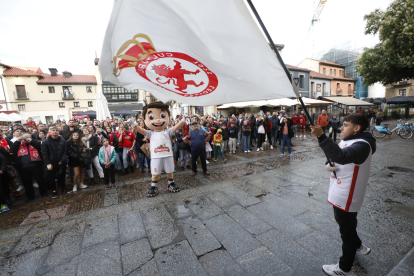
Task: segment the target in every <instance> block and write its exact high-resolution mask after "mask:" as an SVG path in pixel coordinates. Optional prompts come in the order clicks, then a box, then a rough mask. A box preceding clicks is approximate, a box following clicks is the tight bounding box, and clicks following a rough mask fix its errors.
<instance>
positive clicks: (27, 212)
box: [0, 135, 414, 276]
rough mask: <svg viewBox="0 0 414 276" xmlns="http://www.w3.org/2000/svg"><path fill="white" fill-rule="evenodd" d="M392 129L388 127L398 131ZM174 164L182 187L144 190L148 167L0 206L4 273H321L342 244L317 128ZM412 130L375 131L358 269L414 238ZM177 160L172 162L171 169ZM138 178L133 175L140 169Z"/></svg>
mask: <svg viewBox="0 0 414 276" xmlns="http://www.w3.org/2000/svg"><path fill="white" fill-rule="evenodd" d="M394 136H395V135H394ZM293 143H294V144H295V147H294V152H293V153H294V155H293V157H292V158H288V157H283V158H281V157H279V155H280V148H279V147H278V148H277V149H276V150H270V149H269V150H266V151H264V152H256V151H254V152H253V151H252V152H251V153H250V154H245V153H241V152H238V153H236V154H235V155H232V156H231V157H229V158H228V159H229V161H228V162H227V163H225V164H224V163H222V161H220V160H219V161H217V163H216V162H210V164H209V170H210V172H211V175H210V176H207V177H205V176H203V175H202V174H201V173H199V174H197V175H196V176H195V177H192V176H190V171H189V170H186V171H184V172H181V171H179V170H178V172H177V173H176V176H175V180H176V182H177V184H179V185H180V186H181V187H182V191H181V192H180V193H176V194H171V193H169V192H168V191H166V188H165V186H166V177H165V175H163V176H162V179H161V181H160V196H158V197H156V198H146V197H145V194H146V191H147V188H148V185H149V179H150V175H149V174H148V173H146V174H144V175H142V174H141V173H137V174H135V175H131V176H128V178H127V177H121V178H120V180H119V181H120V182H118V188H117V189H111V190H108V191H105V190H104V189H103V185H96V186H92V187H90V188H88V189H86V190H83V191H80V192H78V193H77V194H71V195H64V196H62V197H61V198H59V199H57V200H51V199H45V198H43V199H42V198H40V199H37V200H36V201H34V202H30V203H22V204H17V205H15V206H13V207H12V208H11V210H10V211H9V212H7V213H4V214H1V215H0V218H1V220H0V227H1V229H4V230H2V231H0V265H1V269H0V275H25V276H26V275H324V274H323V272H322V270H321V266H322V265H323V264H331V263H336V262H337V261H338V257H339V256H340V254H341V242H340V234H339V231H338V226H337V224H336V223H335V220H334V217H333V210H332V206H331V205H330V204H328V203H327V201H326V199H327V191H328V185H329V184H328V181H329V174H328V173H327V172H326V171H325V170H324V161H325V158H324V155H323V152H322V151H321V150H320V149H319V148H318V146H317V143H316V138H310V137H309V136H308V137H307V138H305V139H304V138H296V139H294V140H293ZM413 145H414V139H411V140H403V139H401V138H399V137H393V138H391V139H390V138H384V139H381V140H379V141H378V149H377V153H376V154H375V155H374V157H373V162H372V170H371V178H370V183H369V187H368V190H367V195H366V199H365V202H364V206H363V208H362V210H361V212H360V213H359V215H358V218H359V222H358V231H359V234H360V237H361V239H362V240H363V242H364V244H366V245H367V246H369V247H370V248H372V253H371V254H370V255H368V256H357V257H356V260H355V265H354V271H355V272H356V274H357V275H386V274H387V273H388V272H389V271H391V270H392V268H393V267H394V266H395V265H396V264H397V263H398V262H399V261H400V260H401V259H402V258H403V257H404V256H405V254H406V253H407V252H408V251H410V249H411V248H412V247H413V244H414V231H413V229H414V215H413V214H414V201H413V197H414V183H413V176H414V170H413V166H412V164H413V162H412V159H413V157H414V150H413ZM177 168H178V167H177ZM137 177H138V178H137Z"/></svg>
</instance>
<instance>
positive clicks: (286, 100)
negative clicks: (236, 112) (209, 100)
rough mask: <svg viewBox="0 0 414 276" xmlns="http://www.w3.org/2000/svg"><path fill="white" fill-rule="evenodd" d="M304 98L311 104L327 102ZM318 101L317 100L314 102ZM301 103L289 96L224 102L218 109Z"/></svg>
mask: <svg viewBox="0 0 414 276" xmlns="http://www.w3.org/2000/svg"><path fill="white" fill-rule="evenodd" d="M302 99H303V100H304V103H305V105H310V104H313V103H320V102H322V103H325V104H326V103H327V102H324V101H318V100H313V99H308V98H302ZM305 99H306V101H308V100H309V101H310V102H309V103H307V102H306V101H305ZM314 101H316V102H314ZM298 104H300V103H299V101H298V100H297V99H294V100H293V99H289V98H281V99H274V100H267V101H265V100H263V101H249V102H235V103H227V104H223V105H221V106H217V108H218V109H227V108H230V107H236V108H243V107H260V106H268V107H273V106H292V105H298Z"/></svg>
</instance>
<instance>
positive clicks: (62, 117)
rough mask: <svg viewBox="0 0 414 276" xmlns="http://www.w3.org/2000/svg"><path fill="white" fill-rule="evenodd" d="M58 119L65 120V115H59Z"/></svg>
mask: <svg viewBox="0 0 414 276" xmlns="http://www.w3.org/2000/svg"><path fill="white" fill-rule="evenodd" d="M57 118H58V119H59V120H61V121H63V120H65V115H57Z"/></svg>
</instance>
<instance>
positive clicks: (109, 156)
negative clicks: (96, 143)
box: [99, 138, 116, 190]
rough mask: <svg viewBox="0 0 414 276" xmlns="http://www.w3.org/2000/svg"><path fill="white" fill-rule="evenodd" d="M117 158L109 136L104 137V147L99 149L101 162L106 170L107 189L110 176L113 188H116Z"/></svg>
mask: <svg viewBox="0 0 414 276" xmlns="http://www.w3.org/2000/svg"><path fill="white" fill-rule="evenodd" d="M115 160H116V153H115V149H114V147H113V146H111V145H109V140H108V139H107V138H103V139H102V147H101V148H100V150H99V162H101V166H102V169H103V171H104V179H105V189H106V190H108V189H109V188H110V186H109V177H110V178H111V183H112V188H114V189H116V184H115Z"/></svg>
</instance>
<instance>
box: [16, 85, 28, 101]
mask: <svg viewBox="0 0 414 276" xmlns="http://www.w3.org/2000/svg"><path fill="white" fill-rule="evenodd" d="M16 91H17V99H27V96H26V87H25V86H24V85H16Z"/></svg>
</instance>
